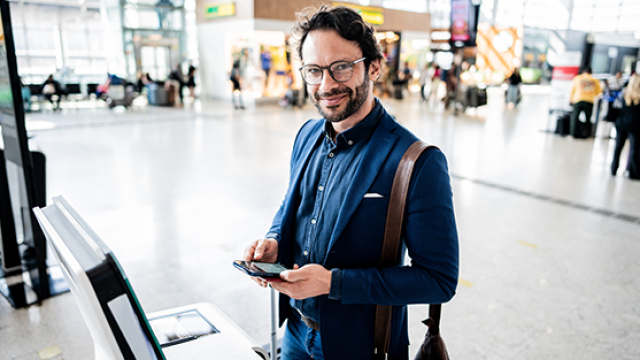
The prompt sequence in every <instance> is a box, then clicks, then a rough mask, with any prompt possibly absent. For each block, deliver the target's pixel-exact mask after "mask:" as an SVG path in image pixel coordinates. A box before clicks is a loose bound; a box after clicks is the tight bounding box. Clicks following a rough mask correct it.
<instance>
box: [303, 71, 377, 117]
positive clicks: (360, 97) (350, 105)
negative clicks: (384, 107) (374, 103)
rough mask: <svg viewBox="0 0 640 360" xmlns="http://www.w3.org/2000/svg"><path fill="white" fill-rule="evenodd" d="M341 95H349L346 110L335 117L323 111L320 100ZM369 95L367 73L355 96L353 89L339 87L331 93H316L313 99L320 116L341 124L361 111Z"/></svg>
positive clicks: (357, 87)
mask: <svg viewBox="0 0 640 360" xmlns="http://www.w3.org/2000/svg"><path fill="white" fill-rule="evenodd" d="M339 94H347V96H348V97H349V101H348V102H347V106H345V108H344V110H342V111H341V112H339V113H337V114H334V115H331V114H328V113H327V112H325V111H323V110H322V107H321V106H320V99H322V98H325V97H330V96H335V95H339ZM368 94H369V74H367V73H365V79H364V81H363V82H362V84H360V85H358V86H356V91H355V95H354V93H353V90H351V88H348V87H345V88H340V87H338V88H337V89H333V90H331V91H330V92H325V93H320V92H316V93H314V94H313V97H314V100H315V102H314V105H315V107H316V108H317V109H318V111H319V112H320V115H322V117H324V118H325V120H327V121H329V122H332V123H333V122H340V121H342V120H344V119H346V118H348V117H349V116H351V115H353V114H355V113H356V111H358V110H359V109H360V107H361V106H362V104H364V102H365V100H366V99H367V95H368Z"/></svg>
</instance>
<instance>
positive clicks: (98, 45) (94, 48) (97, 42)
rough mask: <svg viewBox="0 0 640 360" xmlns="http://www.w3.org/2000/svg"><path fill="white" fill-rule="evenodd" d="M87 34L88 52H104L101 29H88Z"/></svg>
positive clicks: (94, 54) (98, 53)
mask: <svg viewBox="0 0 640 360" xmlns="http://www.w3.org/2000/svg"><path fill="white" fill-rule="evenodd" d="M87 36H88V38H89V52H90V53H91V54H92V55H93V56H96V55H102V54H103V53H104V42H103V41H102V30H89V32H88V33H87Z"/></svg>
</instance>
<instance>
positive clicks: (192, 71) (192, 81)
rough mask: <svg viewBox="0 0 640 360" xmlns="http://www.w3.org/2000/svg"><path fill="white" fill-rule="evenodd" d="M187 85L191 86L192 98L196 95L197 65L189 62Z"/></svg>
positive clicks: (190, 93) (190, 94)
mask: <svg viewBox="0 0 640 360" xmlns="http://www.w3.org/2000/svg"><path fill="white" fill-rule="evenodd" d="M187 87H188V88H189V96H190V97H191V98H192V99H195V97H196V67H195V66H193V64H189V71H187Z"/></svg>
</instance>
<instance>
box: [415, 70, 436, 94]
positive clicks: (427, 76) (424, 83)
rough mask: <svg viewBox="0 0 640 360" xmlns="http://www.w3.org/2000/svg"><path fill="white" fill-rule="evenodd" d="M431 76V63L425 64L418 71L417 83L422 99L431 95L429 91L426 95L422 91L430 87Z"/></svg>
mask: <svg viewBox="0 0 640 360" xmlns="http://www.w3.org/2000/svg"><path fill="white" fill-rule="evenodd" d="M432 76H433V68H432V67H431V64H428V63H427V64H425V65H424V69H422V71H420V79H418V83H419V84H420V96H422V101H426V100H427V98H429V97H430V96H431V93H429V95H428V96H427V94H425V93H424V91H425V90H428V89H431V77H432Z"/></svg>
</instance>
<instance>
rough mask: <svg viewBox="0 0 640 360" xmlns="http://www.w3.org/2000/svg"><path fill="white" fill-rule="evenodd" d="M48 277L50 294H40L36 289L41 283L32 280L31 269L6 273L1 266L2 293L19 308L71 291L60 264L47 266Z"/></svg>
mask: <svg viewBox="0 0 640 360" xmlns="http://www.w3.org/2000/svg"><path fill="white" fill-rule="evenodd" d="M32 271H37V269H34V270H32ZM47 277H48V279H47V280H48V281H47V283H48V294H43V295H45V296H38V293H37V292H36V291H35V290H34V289H37V288H39V286H40V284H39V283H34V282H32V281H31V275H30V271H28V270H24V271H17V272H15V271H14V272H11V273H5V272H4V271H3V269H2V267H0V294H1V295H2V296H4V297H5V298H6V299H7V301H9V303H10V304H11V306H13V307H14V308H17V309H18V308H23V307H27V306H31V305H33V304H36V303H39V302H42V300H45V299H48V298H50V297H52V296H56V295H59V294H62V293H65V292H67V291H69V286H68V285H67V283H66V281H65V280H64V277H63V275H62V272H61V271H60V269H59V268H58V266H52V267H49V268H47Z"/></svg>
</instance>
